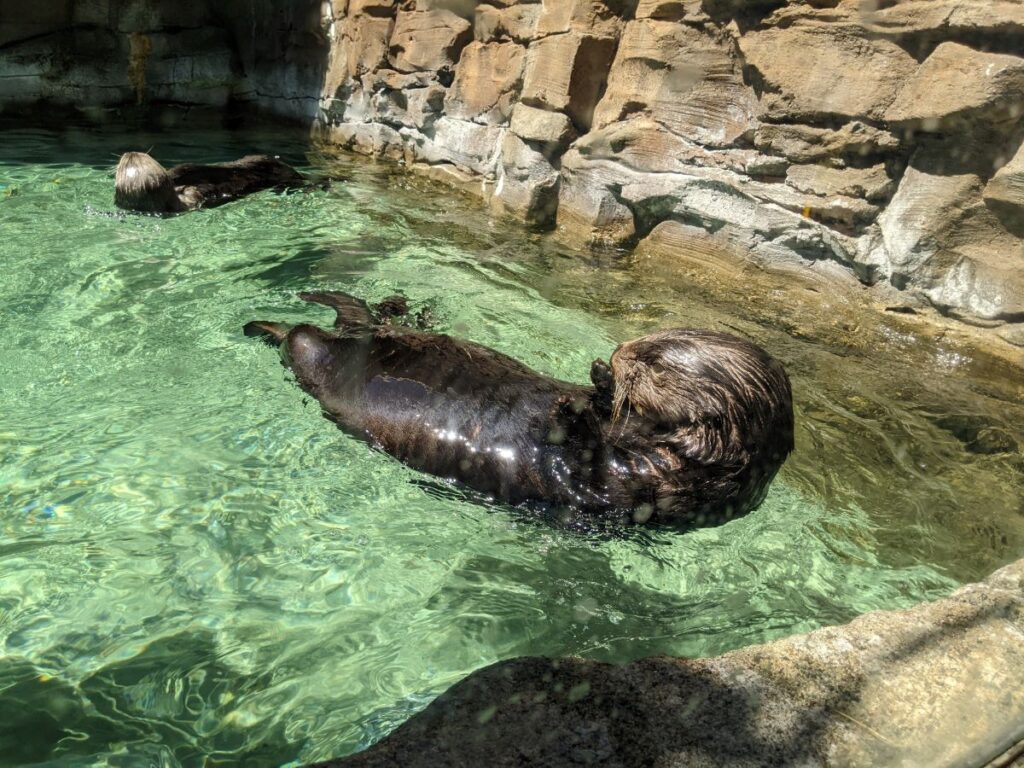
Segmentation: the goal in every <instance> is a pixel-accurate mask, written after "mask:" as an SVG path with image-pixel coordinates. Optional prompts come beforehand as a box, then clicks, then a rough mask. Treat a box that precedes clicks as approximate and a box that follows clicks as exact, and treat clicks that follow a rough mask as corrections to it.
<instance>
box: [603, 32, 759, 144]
mask: <svg viewBox="0 0 1024 768" xmlns="http://www.w3.org/2000/svg"><path fill="white" fill-rule="evenodd" d="M637 112H641V113H643V114H644V115H647V116H649V117H651V118H653V119H654V120H657V121H658V122H660V123H662V124H663V125H665V126H666V127H668V128H669V130H671V131H672V132H674V133H677V134H679V135H680V136H684V137H686V138H689V139H692V140H694V141H697V142H700V143H701V144H706V145H709V146H728V145H730V144H732V143H733V142H735V141H736V139H737V138H739V137H740V136H742V135H743V134H744V133H745V132H746V131H748V130H749V129H750V128H751V127H753V125H754V124H755V122H756V115H757V112H758V103H757V98H756V97H755V95H754V92H753V91H752V90H751V89H750V88H748V87H747V86H746V85H745V84H744V83H743V74H742V71H741V68H740V66H739V63H738V62H737V60H736V58H735V56H734V55H733V51H732V47H731V46H730V45H728V44H725V43H722V42H720V41H718V40H716V39H714V38H712V37H711V36H710V35H708V34H706V33H704V32H702V31H700V30H698V29H695V28H694V27H691V26H688V25H685V24H678V23H675V22H670V21H658V20H655V19H642V20H637V21H631V22H630V23H629V24H627V25H626V29H625V32H624V33H623V35H622V39H621V40H620V41H619V48H618V53H617V54H616V56H615V62H614V63H613V65H612V69H611V73H610V75H609V77H608V88H607V91H606V93H605V95H604V97H603V98H602V99H601V103H600V104H599V105H598V108H597V111H596V112H595V115H594V124H595V125H596V126H597V127H603V126H606V125H609V124H611V123H613V122H616V121H618V120H622V119H623V118H624V117H626V116H627V115H629V114H633V113H637Z"/></svg>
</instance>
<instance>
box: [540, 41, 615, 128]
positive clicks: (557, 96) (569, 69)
mask: <svg viewBox="0 0 1024 768" xmlns="http://www.w3.org/2000/svg"><path fill="white" fill-rule="evenodd" d="M615 46H616V41H615V40H614V39H612V38H605V37H593V36H590V35H584V34H580V33H577V32H569V33H567V34H564V35H553V36H551V37H547V38H545V39H543V40H539V41H537V42H535V43H533V44H532V45H531V46H530V48H529V51H528V52H527V57H526V73H525V75H524V81H523V93H522V97H521V98H522V101H523V103H525V104H527V105H528V106H533V107H540V108H543V109H553V110H559V111H562V112H565V113H566V114H567V115H568V116H569V118H570V119H571V120H572V121H573V124H574V126H575V127H576V128H577V130H579V131H580V132H586V131H587V130H589V128H590V125H591V122H592V120H593V116H594V108H595V106H596V105H597V100H598V98H599V97H600V95H601V90H602V88H603V87H604V85H605V79H606V77H607V74H608V69H609V67H610V66H611V63H612V57H613V56H614V55H615Z"/></svg>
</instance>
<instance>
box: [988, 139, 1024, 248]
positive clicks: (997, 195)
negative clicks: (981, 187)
mask: <svg viewBox="0 0 1024 768" xmlns="http://www.w3.org/2000/svg"><path fill="white" fill-rule="evenodd" d="M984 196H985V203H986V204H987V205H988V206H989V208H991V209H992V210H993V212H995V214H996V215H997V216H998V217H999V219H1000V220H1001V221H1002V223H1003V225H1004V226H1005V227H1006V228H1007V229H1009V230H1010V231H1011V232H1013V233H1014V234H1016V235H1017V236H1018V237H1024V144H1022V145H1021V147H1020V149H1018V150H1017V154H1016V155H1014V156H1013V159H1012V160H1010V162H1008V163H1007V164H1006V165H1004V166H1003V167H1002V168H1000V169H999V170H998V171H996V175H995V176H993V177H992V180H991V181H989V183H988V185H987V186H986V187H985V193H984Z"/></svg>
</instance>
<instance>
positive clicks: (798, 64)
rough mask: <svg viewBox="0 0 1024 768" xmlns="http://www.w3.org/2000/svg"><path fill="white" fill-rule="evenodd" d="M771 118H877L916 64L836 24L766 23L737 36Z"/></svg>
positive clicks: (886, 43)
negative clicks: (774, 24)
mask: <svg viewBox="0 0 1024 768" xmlns="http://www.w3.org/2000/svg"><path fill="white" fill-rule="evenodd" d="M738 44H739V48H740V51H741V52H742V54H743V57H744V59H745V61H746V64H747V66H748V67H750V68H751V70H752V71H753V73H754V74H755V77H756V81H757V82H758V83H759V89H760V93H761V108H762V110H763V112H764V113H765V114H766V115H770V116H771V118H772V120H774V121H777V122H784V121H790V120H792V121H806V122H811V123H814V122H827V121H829V120H831V119H834V118H870V119H874V120H878V119H881V118H882V117H883V115H884V114H885V110H886V109H887V108H888V107H889V105H890V104H891V103H892V102H893V100H894V99H895V98H896V94H897V93H898V92H899V90H900V88H901V87H902V86H903V84H904V83H905V82H906V80H907V78H909V77H910V76H911V75H912V74H913V73H914V71H915V70H916V69H917V62H916V61H915V60H914V59H913V57H911V56H910V54H908V53H907V52H906V51H904V50H903V49H902V48H900V47H899V46H898V45H896V44H895V43H892V42H889V41H887V40H875V39H871V38H865V37H863V36H861V35H858V34H857V31H856V29H855V28H852V27H850V26H847V25H840V24H813V25H807V26H800V25H794V26H790V27H785V28H777V27H768V28H765V29H759V30H755V31H751V32H748V33H747V34H745V35H741V36H740V37H739V38H738Z"/></svg>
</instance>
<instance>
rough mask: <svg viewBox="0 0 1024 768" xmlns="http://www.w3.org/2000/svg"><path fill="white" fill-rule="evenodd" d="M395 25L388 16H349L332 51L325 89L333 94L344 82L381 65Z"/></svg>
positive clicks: (385, 59) (385, 58)
mask: <svg viewBox="0 0 1024 768" xmlns="http://www.w3.org/2000/svg"><path fill="white" fill-rule="evenodd" d="M394 24H395V22H394V19H392V18H391V17H390V16H384V17H378V16H368V15H356V16H349V17H348V18H347V19H346V20H345V22H344V23H343V24H342V25H341V40H340V41H339V42H338V43H337V44H336V45H335V47H334V49H333V50H332V52H331V60H330V66H329V68H328V75H327V78H326V81H325V91H326V92H328V93H333V92H334V91H335V90H336V89H337V87H338V86H340V85H341V84H342V83H344V82H345V81H347V80H349V79H354V78H358V77H361V76H362V75H364V74H366V73H368V72H373V71H375V70H376V69H378V68H380V67H382V66H384V65H385V63H386V62H387V55H388V41H389V40H390V38H391V31H392V29H393V28H394Z"/></svg>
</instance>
